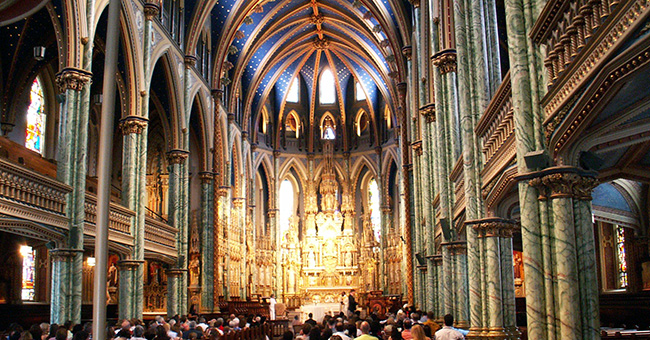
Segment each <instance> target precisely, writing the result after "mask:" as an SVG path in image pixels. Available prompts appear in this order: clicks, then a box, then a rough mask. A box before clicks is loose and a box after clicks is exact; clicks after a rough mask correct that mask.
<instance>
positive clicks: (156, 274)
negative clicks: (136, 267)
mask: <svg viewBox="0 0 650 340" xmlns="http://www.w3.org/2000/svg"><path fill="white" fill-rule="evenodd" d="M160 268H161V267H160V263H158V262H155V261H152V262H151V263H149V284H152V285H157V284H160Z"/></svg>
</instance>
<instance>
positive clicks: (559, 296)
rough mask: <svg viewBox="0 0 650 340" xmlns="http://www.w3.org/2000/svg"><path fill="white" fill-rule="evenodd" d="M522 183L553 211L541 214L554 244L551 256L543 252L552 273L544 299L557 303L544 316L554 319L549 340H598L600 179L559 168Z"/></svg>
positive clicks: (540, 172)
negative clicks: (596, 214) (596, 196)
mask: <svg viewBox="0 0 650 340" xmlns="http://www.w3.org/2000/svg"><path fill="white" fill-rule="evenodd" d="M521 179H522V180H526V181H528V184H529V185H530V186H532V187H535V188H537V190H538V191H539V204H540V207H546V209H540V210H541V211H544V212H548V213H547V214H546V213H545V214H541V215H540V217H541V219H543V220H544V222H545V223H543V225H548V228H544V229H543V231H545V230H548V231H549V234H548V238H549V239H550V241H551V247H550V254H547V252H549V251H548V250H547V249H546V248H543V251H544V253H543V256H544V258H549V259H550V262H549V263H544V264H543V265H544V270H547V271H550V272H551V273H552V277H551V279H550V280H547V281H544V282H542V284H543V285H544V286H545V287H544V292H545V293H546V294H545V296H544V298H545V299H546V301H552V304H548V303H547V305H550V306H551V307H552V309H549V310H546V311H544V312H545V313H546V314H545V315H544V314H542V315H541V317H543V318H545V319H546V320H549V319H550V318H551V317H553V318H554V322H548V325H545V326H546V328H545V329H544V330H545V331H546V332H547V335H546V336H547V337H546V338H548V339H570V340H572V339H599V338H600V335H599V320H598V317H599V310H598V280H597V277H596V266H595V263H596V253H595V244H594V236H593V225H592V222H591V209H590V204H589V201H590V199H591V197H590V195H591V190H592V189H593V188H594V187H595V186H596V184H597V183H596V180H595V174H594V173H591V172H588V171H585V170H582V169H579V168H573V167H567V166H560V167H552V168H547V169H545V170H543V171H538V172H534V173H530V174H526V175H523V176H521ZM526 275H528V272H526ZM526 284H528V281H527V282H526ZM539 284H540V283H537V285H539ZM526 289H527V292H528V287H526ZM527 295H528V294H527ZM551 323H552V324H553V325H552V326H551Z"/></svg>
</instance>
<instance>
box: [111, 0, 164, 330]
mask: <svg viewBox="0 0 650 340" xmlns="http://www.w3.org/2000/svg"><path fill="white" fill-rule="evenodd" d="M159 12H160V7H159V6H157V5H156V4H154V3H150V2H147V3H146V4H145V7H144V13H145V18H146V20H145V24H144V33H143V39H144V43H143V55H142V63H143V68H144V74H145V75H147V76H146V77H145V83H146V88H147V89H149V88H150V76H149V75H150V74H151V50H152V46H151V44H152V43H151V36H152V30H153V26H152V20H153V19H154V18H155V17H157V16H158V13H159ZM143 94H144V95H142V96H139V99H138V97H135V98H132V100H136V101H137V100H139V102H138V103H137V104H136V105H135V106H136V107H138V111H139V112H136V113H134V114H132V115H129V116H126V117H124V118H122V119H121V120H120V127H121V129H122V135H123V147H122V205H124V206H125V207H127V208H128V209H131V210H133V211H134V212H135V216H134V217H133V219H132V220H131V235H132V236H133V248H132V252H131V254H130V257H131V259H133V260H135V261H144V229H145V213H146V206H147V135H148V133H149V132H148V122H149V119H148V117H149V96H150V91H149V90H147V91H144V92H143ZM133 271H134V272H133V273H132V274H133V275H132V277H130V279H129V280H130V281H131V283H130V284H129V285H128V286H125V287H122V285H121V284H120V295H119V300H120V301H119V304H120V306H121V305H122V304H123V303H124V304H126V305H127V306H130V307H129V308H124V310H125V314H122V315H123V316H124V317H125V318H128V319H131V318H137V319H141V318H142V312H143V308H144V306H143V303H144V291H143V289H144V268H143V266H139V267H137V268H134V269H133ZM125 289H128V290H125ZM122 292H123V293H122Z"/></svg>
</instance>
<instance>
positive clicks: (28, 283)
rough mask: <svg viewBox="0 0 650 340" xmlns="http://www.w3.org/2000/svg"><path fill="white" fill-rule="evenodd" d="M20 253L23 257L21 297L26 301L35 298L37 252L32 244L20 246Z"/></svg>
mask: <svg viewBox="0 0 650 340" xmlns="http://www.w3.org/2000/svg"><path fill="white" fill-rule="evenodd" d="M20 255H21V256H22V257H23V285H22V291H21V299H22V300H25V301H33V300H34V276H35V265H34V259H35V258H36V253H35V251H34V249H32V247H30V246H20Z"/></svg>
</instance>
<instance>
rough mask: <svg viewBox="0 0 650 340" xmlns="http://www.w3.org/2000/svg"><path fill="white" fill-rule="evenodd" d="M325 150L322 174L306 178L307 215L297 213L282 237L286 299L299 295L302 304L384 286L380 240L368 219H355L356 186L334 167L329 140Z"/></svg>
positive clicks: (305, 200)
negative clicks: (381, 271)
mask: <svg viewBox="0 0 650 340" xmlns="http://www.w3.org/2000/svg"><path fill="white" fill-rule="evenodd" d="M323 153H324V156H325V157H324V158H323V159H322V162H323V164H322V166H323V167H322V172H321V174H320V176H317V177H320V178H315V179H308V180H307V181H306V184H307V185H306V188H305V195H304V203H305V205H304V208H305V209H304V211H305V217H304V219H301V218H299V217H298V216H295V215H293V216H292V217H291V218H290V219H289V227H288V228H287V231H286V232H285V233H284V234H283V235H282V236H281V245H280V247H281V252H282V264H283V268H282V272H283V278H282V280H283V290H284V300H285V301H287V302H289V301H292V300H293V299H294V298H297V297H299V298H300V300H301V302H302V303H303V304H309V303H339V302H340V299H341V293H342V292H349V291H350V290H352V289H355V290H357V291H359V292H365V291H372V290H376V289H378V288H379V287H380V285H379V267H378V264H379V260H380V259H379V249H380V248H379V247H380V244H379V242H378V241H377V240H376V239H375V237H374V235H373V228H372V224H371V223H370V217H369V216H365V215H367V214H364V215H363V216H361V218H360V219H359V220H358V221H359V222H356V221H355V208H354V201H355V200H354V199H353V195H354V190H352V186H353V185H354V184H352V183H350V180H349V174H347V173H345V171H342V172H343V175H341V174H340V172H339V173H337V172H336V171H335V166H334V165H335V164H334V157H333V147H332V144H331V143H330V142H326V143H325V144H324V148H323ZM345 161H347V160H344V162H345ZM343 168H344V169H345V168H346V167H345V166H344V167H343ZM337 174H338V175H337ZM319 179H320V183H319V182H318V180H319ZM364 210H365V209H364ZM359 224H361V225H359ZM300 236H301V237H300Z"/></svg>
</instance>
